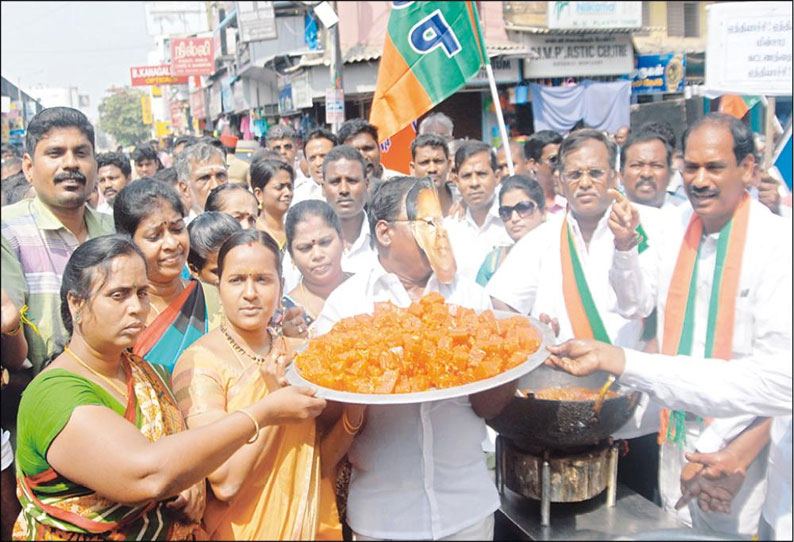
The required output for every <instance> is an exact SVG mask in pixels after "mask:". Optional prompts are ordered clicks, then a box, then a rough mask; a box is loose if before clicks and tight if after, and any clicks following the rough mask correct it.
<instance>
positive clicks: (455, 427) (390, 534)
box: [315, 177, 516, 540]
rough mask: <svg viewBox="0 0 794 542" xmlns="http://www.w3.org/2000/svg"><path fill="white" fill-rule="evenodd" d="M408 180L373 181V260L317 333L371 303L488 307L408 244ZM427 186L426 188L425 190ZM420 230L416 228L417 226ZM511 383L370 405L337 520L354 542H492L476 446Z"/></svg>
mask: <svg viewBox="0 0 794 542" xmlns="http://www.w3.org/2000/svg"><path fill="white" fill-rule="evenodd" d="M419 183H421V181H418V180H417V179H414V178H410V177H409V178H401V179H395V180H393V181H389V182H385V183H380V184H378V185H377V186H376V187H375V189H374V191H373V194H372V200H371V202H370V210H369V227H370V232H371V235H372V238H373V239H374V240H375V244H376V246H377V251H378V258H377V259H375V260H373V261H372V263H371V265H370V267H369V268H368V269H364V270H362V271H361V272H359V273H357V274H356V275H354V276H353V277H351V278H349V279H348V280H347V281H346V282H345V283H343V284H342V285H341V286H340V287H339V288H337V289H336V290H335V291H334V292H333V293H332V294H331V295H330V296H329V297H328V299H327V301H326V302H325V306H324V307H323V310H322V313H321V314H320V316H319V317H318V319H317V322H316V324H315V326H316V330H317V332H318V333H325V332H327V331H329V330H330V329H331V328H332V327H333V325H334V324H335V323H336V322H338V321H339V320H341V319H342V318H346V317H349V316H354V315H356V314H362V313H365V312H369V313H371V312H372V311H373V310H374V306H375V303H378V302H384V301H391V302H392V303H394V304H396V305H398V306H401V307H407V306H408V305H410V303H411V302H412V301H416V300H418V299H419V298H421V297H422V295H424V294H426V293H428V292H431V291H435V292H439V293H440V294H441V295H443V296H444V298H445V299H446V300H447V302H449V303H452V304H456V305H460V306H464V307H469V308H472V309H475V310H484V309H488V308H490V302H489V300H488V296H487V294H486V293H485V291H484V290H483V289H482V288H481V287H479V286H478V285H477V284H476V283H475V282H474V281H472V280H468V279H466V278H465V277H462V276H460V274H457V275H453V276H452V277H447V279H451V280H444V279H442V278H440V277H441V276H442V275H443V273H442V275H439V276H437V275H436V274H435V272H434V270H433V267H431V263H430V260H429V259H428V256H427V253H426V252H425V251H424V250H422V249H421V248H420V245H419V244H418V243H417V239H416V238H415V237H414V231H415V223H416V222H417V218H418V217H417V210H418V209H417V207H418V206H417V201H416V200H418V197H417V196H418V192H419V190H414V192H413V196H412V192H411V190H412V189H415V188H421V185H420V184H419ZM428 188H429V186H428ZM422 224H423V225H426V222H425V221H422ZM515 386H516V382H511V383H509V384H506V385H504V386H500V387H499V388H495V389H493V390H489V391H486V392H481V393H478V394H475V395H471V396H469V397H461V398H458V399H448V400H443V401H435V402H431V403H421V404H408V405H389V406H375V405H373V406H370V407H368V408H367V412H366V425H365V426H364V429H363V430H362V431H361V433H359V434H358V435H357V436H356V438H355V440H354V441H353V444H352V446H351V448H350V451H349V452H348V454H349V457H350V461H351V463H352V464H353V472H352V475H351V479H350V492H349V495H348V500H347V521H348V524H349V525H350V527H351V529H352V530H353V532H354V539H355V540H373V539H394V540H423V539H424V540H429V539H434V540H442V539H443V540H492V539H493V513H494V511H495V510H496V509H497V508H498V507H499V494H498V493H497V491H496V488H495V487H494V484H493V481H492V480H491V478H490V476H489V474H488V470H487V467H486V464H485V455H484V454H483V453H482V450H481V448H480V443H481V441H482V439H483V437H484V436H485V422H484V421H483V418H491V417H493V416H495V415H496V414H498V413H499V412H500V411H501V409H502V408H503V407H504V406H505V405H506V404H507V402H509V400H510V398H511V396H512V395H513V394H514V393H515Z"/></svg>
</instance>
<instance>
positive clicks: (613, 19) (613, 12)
mask: <svg viewBox="0 0 794 542" xmlns="http://www.w3.org/2000/svg"><path fill="white" fill-rule="evenodd" d="M546 13H547V15H548V26H549V28H554V29H565V30H572V29H588V30H591V29H598V28H639V27H641V26H642V2H548V8H547V10H546Z"/></svg>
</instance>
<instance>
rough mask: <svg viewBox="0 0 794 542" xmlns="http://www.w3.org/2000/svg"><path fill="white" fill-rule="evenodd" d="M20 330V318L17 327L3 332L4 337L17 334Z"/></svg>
mask: <svg viewBox="0 0 794 542" xmlns="http://www.w3.org/2000/svg"><path fill="white" fill-rule="evenodd" d="M21 331H22V320H20V321H19V322H17V327H15V328H14V329H12V330H11V331H8V332H6V333H3V335H5V336H6V337H16V336H17V335H19V333H20V332H21Z"/></svg>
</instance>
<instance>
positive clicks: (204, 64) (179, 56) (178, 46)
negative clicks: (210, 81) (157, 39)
mask: <svg viewBox="0 0 794 542" xmlns="http://www.w3.org/2000/svg"><path fill="white" fill-rule="evenodd" d="M171 68H172V71H173V73H174V75H180V76H181V75H212V74H213V73H215V59H214V57H213V46H212V38H173V39H172V40H171Z"/></svg>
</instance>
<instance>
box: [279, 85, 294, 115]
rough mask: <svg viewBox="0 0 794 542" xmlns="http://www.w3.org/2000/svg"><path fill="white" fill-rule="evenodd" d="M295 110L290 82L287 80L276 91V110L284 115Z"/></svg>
mask: <svg viewBox="0 0 794 542" xmlns="http://www.w3.org/2000/svg"><path fill="white" fill-rule="evenodd" d="M294 111H295V104H294V103H293V101H292V83H289V82H287V83H286V84H285V85H284V86H283V87H282V88H281V90H279V92H278V112H279V114H280V115H286V114H288V113H293V112H294Z"/></svg>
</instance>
